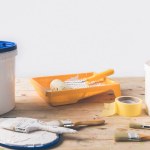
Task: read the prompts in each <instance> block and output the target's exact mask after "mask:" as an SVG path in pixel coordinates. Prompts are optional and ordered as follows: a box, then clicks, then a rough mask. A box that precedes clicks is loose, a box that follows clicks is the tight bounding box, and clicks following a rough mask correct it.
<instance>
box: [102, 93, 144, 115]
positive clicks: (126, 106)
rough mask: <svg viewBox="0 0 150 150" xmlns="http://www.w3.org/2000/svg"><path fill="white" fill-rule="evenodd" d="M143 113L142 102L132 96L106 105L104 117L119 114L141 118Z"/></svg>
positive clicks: (120, 98)
mask: <svg viewBox="0 0 150 150" xmlns="http://www.w3.org/2000/svg"><path fill="white" fill-rule="evenodd" d="M141 112H142V100H141V99H139V98H137V97H132V96H121V97H117V98H116V99H115V102H113V103H105V104H104V110H103V112H102V113H101V115H102V116H112V115H114V114H118V115H120V116H124V117H135V116H139V115H140V114H141Z"/></svg>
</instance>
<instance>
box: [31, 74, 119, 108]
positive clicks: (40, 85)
mask: <svg viewBox="0 0 150 150" xmlns="http://www.w3.org/2000/svg"><path fill="white" fill-rule="evenodd" d="M93 74H94V72H89V73H80V74H68V75H58V76H45V77H36V78H32V80H31V83H32V85H33V86H34V88H35V90H36V91H37V92H38V94H39V95H40V96H41V97H42V98H44V99H45V100H46V101H47V102H48V103H49V104H50V105H52V106H58V105H65V104H72V103H77V102H78V101H79V100H81V99H83V98H86V97H90V96H93V95H96V94H100V93H103V92H106V91H110V90H112V91H113V92H114V95H115V96H116V97H118V96H120V95H121V91H120V84H119V83H117V82H115V81H113V80H111V79H109V78H107V77H106V78H104V80H103V81H102V82H101V83H102V85H101V86H95V87H88V88H79V89H69V90H63V91H50V83H51V81H52V80H54V79H60V80H62V81H66V80H68V79H70V78H73V77H76V76H78V79H83V78H88V77H90V76H92V75H93Z"/></svg>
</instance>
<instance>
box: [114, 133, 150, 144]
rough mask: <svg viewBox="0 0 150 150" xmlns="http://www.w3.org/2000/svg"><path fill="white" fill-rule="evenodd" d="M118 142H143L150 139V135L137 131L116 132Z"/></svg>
mask: <svg viewBox="0 0 150 150" xmlns="http://www.w3.org/2000/svg"><path fill="white" fill-rule="evenodd" d="M115 141H116V142H142V141H150V135H145V134H138V133H136V132H116V134H115Z"/></svg>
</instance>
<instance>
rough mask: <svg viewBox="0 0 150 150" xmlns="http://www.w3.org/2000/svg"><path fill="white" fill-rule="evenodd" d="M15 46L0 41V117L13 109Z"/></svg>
mask: <svg viewBox="0 0 150 150" xmlns="http://www.w3.org/2000/svg"><path fill="white" fill-rule="evenodd" d="M16 55H17V45H16V44H15V43H13V42H7V41H0V115H2V114H4V113H6V112H8V111H10V110H12V109H13V108H14V107H15V56H16Z"/></svg>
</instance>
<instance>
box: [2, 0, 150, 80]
mask: <svg viewBox="0 0 150 150" xmlns="http://www.w3.org/2000/svg"><path fill="white" fill-rule="evenodd" d="M0 40H9V41H15V42H16V43H17V44H18V52H19V54H18V56H17V63H16V65H17V67H16V72H17V76H28V77H31V76H41V75H51V74H67V73H77V72H87V71H96V72H99V71H102V70H105V69H107V68H114V69H115V71H116V73H115V76H143V75H144V67H143V65H144V62H145V61H146V60H148V59H150V1H149V0H0Z"/></svg>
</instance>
